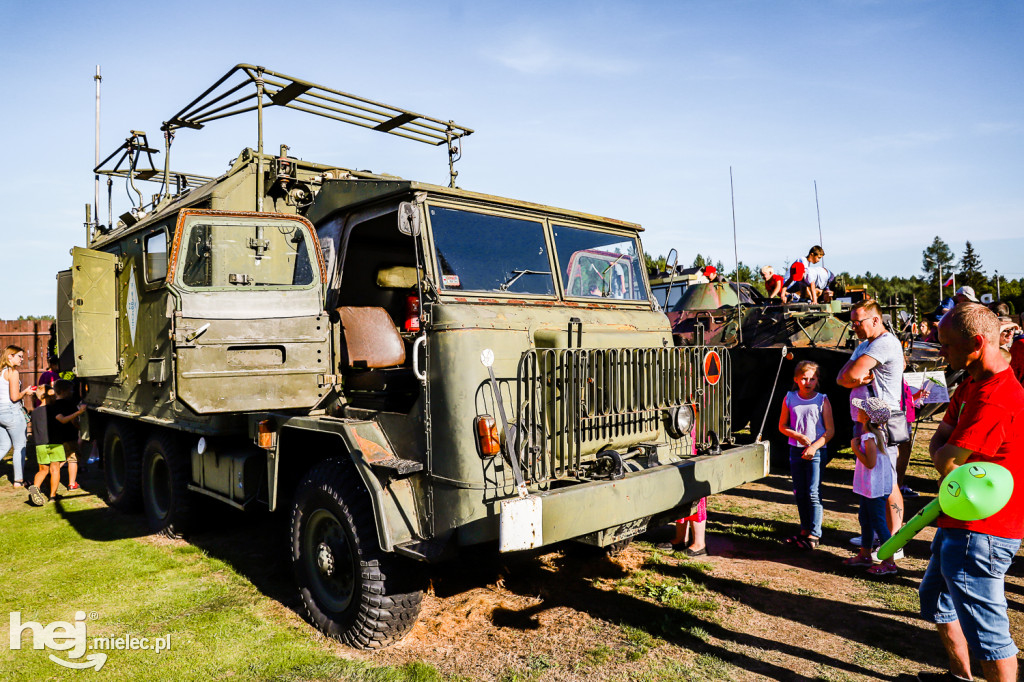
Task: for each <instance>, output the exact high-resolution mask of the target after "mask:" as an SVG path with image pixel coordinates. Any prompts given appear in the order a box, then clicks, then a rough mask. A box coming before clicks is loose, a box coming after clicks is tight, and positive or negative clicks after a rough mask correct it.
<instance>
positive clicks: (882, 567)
mask: <svg viewBox="0 0 1024 682" xmlns="http://www.w3.org/2000/svg"><path fill="white" fill-rule="evenodd" d="M899 572H900V571H899V569H898V568H896V564H878V565H877V566H872V567H871V568H869V569H868V573H870V574H871V575H896V574H897V573H899Z"/></svg>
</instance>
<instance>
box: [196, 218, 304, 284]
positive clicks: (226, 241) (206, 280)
mask: <svg viewBox="0 0 1024 682" xmlns="http://www.w3.org/2000/svg"><path fill="white" fill-rule="evenodd" d="M181 248H182V254H181V257H180V259H181V260H182V261H183V265H182V268H181V275H180V276H181V283H182V284H184V285H185V286H187V287H219V288H232V289H235V288H241V289H244V288H246V287H260V288H267V287H295V286H301V287H307V286H309V285H311V284H312V283H313V281H314V275H313V258H314V255H313V254H312V253H311V251H310V245H309V240H308V239H306V234H305V230H303V229H302V227H301V226H300V225H298V224H296V223H295V222H294V221H286V222H285V221H281V222H277V223H273V222H270V221H267V222H266V223H265V224H262V225H260V224H253V223H247V224H242V223H225V224H218V223H210V222H206V221H204V222H196V223H193V224H192V225H190V226H189V227H188V228H187V232H186V233H185V234H184V235H183V240H182V246H181Z"/></svg>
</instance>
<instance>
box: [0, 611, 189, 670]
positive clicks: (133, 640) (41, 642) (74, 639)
mask: <svg viewBox="0 0 1024 682" xmlns="http://www.w3.org/2000/svg"><path fill="white" fill-rule="evenodd" d="M10 625H11V628H10V633H11V635H10V639H11V641H10V644H11V650H12V651H15V650H19V649H21V647H22V639H23V638H24V635H25V633H26V632H28V633H30V634H31V644H32V648H33V649H52V650H53V651H66V652H67V653H66V654H64V656H66V657H67V659H70V660H65V659H64V658H61V657H59V656H56V655H54V654H50V660H51V661H53V662H54V663H57V664H58V665H62V666H64V667H65V668H78V669H84V668H95V669H96V670H99V669H100V668H102V667H103V664H104V663H106V662H107V654H105V653H102V652H98V653H90V654H88V655H85V652H86V650H88V649H108V650H110V649H114V650H120V651H123V650H139V649H143V650H152V651H155V652H157V653H160V652H162V651H166V650H168V649H170V647H171V636H170V634H167V635H164V636H163V637H152V638H150V637H132V636H124V637H93V638H92V641H91V642H90V640H89V637H88V635H87V633H86V614H85V611H78V612H76V613H75V620H74V622H72V623H69V622H67V621H60V620H58V621H54V622H52V623H50V624H48V625H45V626H44V625H43V624H41V623H36V622H34V621H24V622H22V620H21V611H12V612H11V622H10ZM83 656H84V657H85V658H84V660H80V659H82V657H83Z"/></svg>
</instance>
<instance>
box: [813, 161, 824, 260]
mask: <svg viewBox="0 0 1024 682" xmlns="http://www.w3.org/2000/svg"><path fill="white" fill-rule="evenodd" d="M814 210H815V211H817V212H818V246H820V247H821V248H822V249H824V248H825V245H824V244H823V243H822V239H821V205H820V204H818V181H817V180H815V181H814ZM821 259H822V260H825V257H824V256H822V257H821Z"/></svg>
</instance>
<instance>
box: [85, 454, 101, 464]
mask: <svg viewBox="0 0 1024 682" xmlns="http://www.w3.org/2000/svg"><path fill="white" fill-rule="evenodd" d="M98 461H100V458H99V457H98V456H96V455H93V456H92V457H90V458H89V459H87V460H85V463H86V464H95V463H96V462H98Z"/></svg>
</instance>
